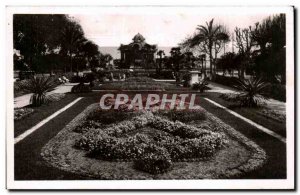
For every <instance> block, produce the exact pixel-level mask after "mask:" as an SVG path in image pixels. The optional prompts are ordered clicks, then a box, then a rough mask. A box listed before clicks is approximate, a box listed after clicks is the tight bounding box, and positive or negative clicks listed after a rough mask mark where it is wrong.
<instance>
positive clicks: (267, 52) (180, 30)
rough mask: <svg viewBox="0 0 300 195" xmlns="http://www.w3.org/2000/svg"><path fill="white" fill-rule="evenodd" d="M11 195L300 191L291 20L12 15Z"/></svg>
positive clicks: (273, 16)
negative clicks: (33, 192)
mask: <svg viewBox="0 0 300 195" xmlns="http://www.w3.org/2000/svg"><path fill="white" fill-rule="evenodd" d="M6 11H7V13H6V32H7V33H6V48H7V50H6V64H7V72H6V73H7V84H6V85H7V98H6V102H7V110H6V113H7V115H6V117H7V118H6V122H7V128H6V135H7V137H6V146H7V147H6V148H7V159H6V160H7V164H6V166H7V188H8V189H285V190H288V189H289V190H290V189H294V188H295V184H294V180H295V173H294V171H295V170H294V169H295V167H294V166H295V164H294V163H295V153H294V151H295V143H294V141H295V126H294V124H295V121H294V120H295V116H294V109H295V108H294V90H295V89H294V8H293V7H292V6H281V7H268V8H267V7H245V6H244V7H239V6H235V7H204V6H202V7H201V6H181V7H180V6H103V7H101V6H94V7H89V6H86V7H84V6H81V7H80V6H77V7H71V6H70V7H68V6H65V7H59V6H53V7H42V6H41V7H39V6H36V7H22V6H19V7H14V6H8V7H7V8H6Z"/></svg>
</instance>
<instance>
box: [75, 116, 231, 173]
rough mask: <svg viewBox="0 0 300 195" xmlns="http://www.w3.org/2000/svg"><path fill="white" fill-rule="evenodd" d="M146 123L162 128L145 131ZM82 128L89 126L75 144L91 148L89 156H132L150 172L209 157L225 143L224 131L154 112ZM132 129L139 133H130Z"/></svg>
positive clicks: (141, 166) (138, 165) (86, 124)
mask: <svg viewBox="0 0 300 195" xmlns="http://www.w3.org/2000/svg"><path fill="white" fill-rule="evenodd" d="M84 126H85V127H84ZM145 126H150V127H153V128H155V129H157V130H159V131H161V132H159V131H158V132H154V133H151V134H149V135H147V134H144V132H143V129H144V128H143V127H145ZM80 128H81V129H82V128H90V130H89V131H88V132H87V133H85V134H83V136H82V137H81V138H80V139H79V140H77V141H76V142H75V146H76V147H78V148H80V149H84V150H87V151H89V156H90V157H95V158H99V159H103V160H110V161H118V160H122V161H132V160H133V161H134V166H135V168H136V169H139V170H142V171H145V172H149V173H151V174H159V173H163V172H165V171H168V170H170V169H171V166H172V161H185V160H188V159H201V158H206V157H210V156H212V155H213V154H214V153H215V152H216V150H218V149H220V148H221V147H222V146H224V144H225V143H226V138H225V136H224V135H223V134H221V133H216V132H211V131H208V130H205V129H200V128H196V127H194V126H190V125H186V124H184V123H182V122H179V121H176V122H172V121H169V120H167V119H165V118H161V117H158V116H155V115H153V114H152V113H151V112H149V113H148V112H147V113H144V114H142V115H140V116H135V117H133V118H132V119H131V120H130V121H129V120H125V121H122V122H120V123H118V124H116V125H114V126H109V127H107V128H104V129H102V128H101V127H100V125H98V123H95V122H89V123H85V125H83V127H80ZM80 128H79V129H80ZM157 130H156V131H157ZM136 131H137V133H136ZM139 131H141V132H139ZM131 132H134V133H136V134H135V135H133V136H130V133H131Z"/></svg>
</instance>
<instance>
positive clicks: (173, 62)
mask: <svg viewBox="0 0 300 195" xmlns="http://www.w3.org/2000/svg"><path fill="white" fill-rule="evenodd" d="M170 54H171V56H170V57H169V58H168V61H167V66H168V67H169V68H170V69H171V70H172V71H173V72H174V77H175V79H176V83H177V84H179V83H180V70H181V69H183V67H184V66H183V63H182V60H183V58H184V56H183V54H182V53H181V51H180V47H172V48H171V51H170Z"/></svg>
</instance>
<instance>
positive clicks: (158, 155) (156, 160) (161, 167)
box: [134, 145, 172, 174]
mask: <svg viewBox="0 0 300 195" xmlns="http://www.w3.org/2000/svg"><path fill="white" fill-rule="evenodd" d="M171 166H172V161H171V157H170V155H169V153H168V151H167V150H166V149H165V148H161V147H158V146H156V145H150V146H148V147H147V148H146V149H145V153H144V154H143V155H142V157H141V158H140V159H138V160H136V161H135V162H134V167H135V168H136V169H138V170H142V171H145V172H149V173H151V174H159V173H164V172H166V171H168V170H170V168H171Z"/></svg>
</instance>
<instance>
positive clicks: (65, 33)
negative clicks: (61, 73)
mask: <svg viewBox="0 0 300 195" xmlns="http://www.w3.org/2000/svg"><path fill="white" fill-rule="evenodd" d="M85 42H86V39H85V38H84V33H83V30H82V28H81V26H80V25H79V24H77V23H76V22H73V21H72V22H70V23H69V24H68V25H67V26H66V27H65V28H64V29H63V30H62V43H61V52H62V53H63V54H64V55H66V56H67V57H68V58H69V62H70V71H71V72H73V57H74V56H75V55H76V53H78V49H79V48H81V47H82V45H83V44H84V43H85ZM65 69H66V68H65Z"/></svg>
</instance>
